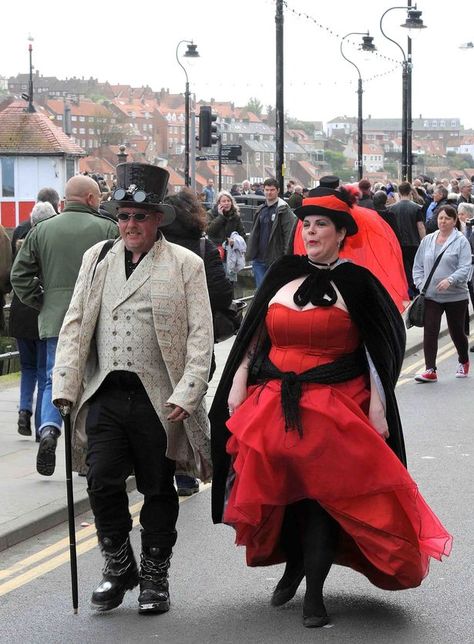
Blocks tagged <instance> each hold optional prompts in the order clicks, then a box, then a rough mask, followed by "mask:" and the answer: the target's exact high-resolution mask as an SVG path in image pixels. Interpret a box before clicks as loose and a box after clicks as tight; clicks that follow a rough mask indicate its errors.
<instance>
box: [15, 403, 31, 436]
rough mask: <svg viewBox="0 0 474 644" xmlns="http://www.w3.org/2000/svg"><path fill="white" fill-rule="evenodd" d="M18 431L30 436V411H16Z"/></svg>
mask: <svg viewBox="0 0 474 644" xmlns="http://www.w3.org/2000/svg"><path fill="white" fill-rule="evenodd" d="M18 433H19V434H21V435H22V436H31V411H28V410H26V409H20V411H19V412H18Z"/></svg>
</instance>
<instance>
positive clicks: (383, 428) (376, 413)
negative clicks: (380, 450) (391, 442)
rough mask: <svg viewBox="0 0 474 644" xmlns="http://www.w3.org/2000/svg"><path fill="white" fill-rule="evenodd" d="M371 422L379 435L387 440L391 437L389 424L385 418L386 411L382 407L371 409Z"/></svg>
mask: <svg viewBox="0 0 474 644" xmlns="http://www.w3.org/2000/svg"><path fill="white" fill-rule="evenodd" d="M369 420H370V423H371V424H372V425H373V427H374V428H375V429H376V431H377V433H378V434H380V436H382V437H383V438H385V440H387V438H388V437H389V436H390V433H389V431H388V423H387V419H386V418H385V411H384V409H383V407H382V406H380V407H379V406H378V405H377V406H376V407H374V408H372V406H371V408H370V409H369Z"/></svg>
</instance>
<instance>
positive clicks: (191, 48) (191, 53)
mask: <svg viewBox="0 0 474 644" xmlns="http://www.w3.org/2000/svg"><path fill="white" fill-rule="evenodd" d="M183 57H184V58H199V52H198V50H197V45H195V44H194V43H193V42H190V43H188V48H187V49H186V51H185V53H184V54H183Z"/></svg>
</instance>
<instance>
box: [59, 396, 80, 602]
mask: <svg viewBox="0 0 474 644" xmlns="http://www.w3.org/2000/svg"><path fill="white" fill-rule="evenodd" d="M60 412H61V416H62V417H63V419H64V447H65V450H66V492H67V511H68V524H69V561H70V564H71V590H72V608H73V610H74V615H77V609H78V605H79V599H78V583H77V555H76V527H75V519H74V492H73V487H72V458H71V408H70V406H69V405H62V406H61V407H60Z"/></svg>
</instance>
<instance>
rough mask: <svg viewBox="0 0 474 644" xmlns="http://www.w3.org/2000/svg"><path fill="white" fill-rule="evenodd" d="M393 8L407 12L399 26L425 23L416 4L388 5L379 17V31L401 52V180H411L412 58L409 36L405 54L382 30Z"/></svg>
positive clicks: (418, 27)
mask: <svg viewBox="0 0 474 644" xmlns="http://www.w3.org/2000/svg"><path fill="white" fill-rule="evenodd" d="M395 9H403V10H404V11H407V12H408V15H407V19H406V21H405V23H404V24H403V25H400V26H401V27H404V28H406V29H410V30H411V29H416V30H418V29H425V28H426V25H424V24H423V20H422V19H421V13H422V12H421V11H418V10H417V8H416V5H415V6H414V7H412V6H410V4H409V3H408V5H407V6H403V7H390V8H389V9H387V10H386V11H385V12H384V13H383V14H382V17H381V18H380V31H381V32H382V35H383V36H384V38H386V39H387V40H390V42H392V43H393V44H394V45H396V46H397V47H398V48H399V50H400V51H401V53H402V56H403V63H402V180H403V181H407V180H408V181H411V179H412V131H413V123H412V91H411V90H412V60H411V44H412V43H411V38H410V36H408V43H407V54H408V55H405V51H404V49H403V47H402V46H401V45H399V43H398V42H397V41H396V40H393V38H389V36H387V34H386V33H385V32H384V30H383V27H382V22H383V19H384V17H385V16H386V15H387V13H388V12H389V11H393V10H395Z"/></svg>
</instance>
